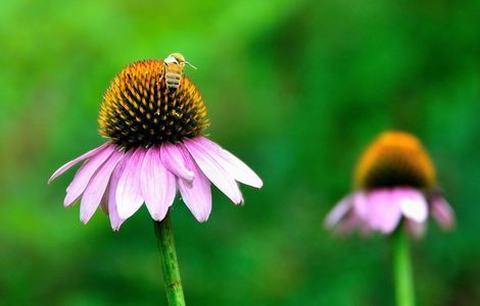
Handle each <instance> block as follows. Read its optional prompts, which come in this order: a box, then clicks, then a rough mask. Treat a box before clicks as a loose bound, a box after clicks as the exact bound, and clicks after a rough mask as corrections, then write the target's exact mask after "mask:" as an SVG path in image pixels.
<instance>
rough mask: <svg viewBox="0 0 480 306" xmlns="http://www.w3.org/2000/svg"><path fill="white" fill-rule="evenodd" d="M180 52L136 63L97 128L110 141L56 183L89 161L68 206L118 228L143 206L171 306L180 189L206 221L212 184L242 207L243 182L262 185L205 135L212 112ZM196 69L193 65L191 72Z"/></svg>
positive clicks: (175, 289)
mask: <svg viewBox="0 0 480 306" xmlns="http://www.w3.org/2000/svg"><path fill="white" fill-rule="evenodd" d="M186 64H187V65H190V66H192V65H191V64H190V63H188V62H187V61H186V60H185V58H184V57H183V56H182V55H181V54H179V53H173V54H171V55H169V56H168V57H167V58H166V59H164V60H145V61H139V62H135V63H133V64H131V65H128V66H127V67H126V68H125V69H123V70H122V71H121V72H120V73H119V74H118V75H117V76H116V77H115V78H114V80H113V81H112V83H111V85H110V87H109V88H108V89H107V91H106V92H105V94H104V97H103V102H102V105H101V108H100V115H99V118H98V123H99V126H100V129H99V130H100V134H101V135H102V136H103V137H105V138H106V139H107V140H106V142H105V143H104V144H103V145H101V146H99V147H97V148H95V149H93V150H90V151H88V152H87V153H85V154H83V155H81V156H79V157H77V158H75V159H74V160H72V161H70V162H68V163H66V164H65V165H63V166H62V167H60V168H59V169H58V170H57V171H55V173H53V175H52V176H51V178H50V180H49V182H51V181H52V180H54V179H55V178H57V177H58V176H60V175H61V174H63V173H64V172H65V171H67V170H68V169H70V168H71V167H73V166H74V165H76V164H78V163H80V162H83V165H82V166H81V167H80V168H79V170H78V171H77V173H76V174H75V177H74V178H73V180H72V182H71V183H70V185H69V186H68V188H67V194H66V197H65V200H64V205H65V206H70V205H72V204H73V203H75V202H76V201H77V200H80V219H81V221H82V222H84V223H87V222H88V221H89V220H90V218H91V217H92V215H93V214H94V212H95V211H96V210H97V208H98V207H99V206H101V207H102V208H103V210H104V211H105V212H106V213H107V214H108V215H109V218H110V222H111V226H112V228H113V229H114V230H118V229H119V228H120V226H121V224H122V223H123V222H124V221H125V220H126V219H128V218H129V217H130V216H132V215H133V214H134V213H135V212H136V211H137V210H138V209H139V208H140V207H141V206H142V204H143V203H145V204H146V207H147V209H148V211H149V213H150V215H151V217H152V219H153V220H155V229H156V233H157V239H158V243H159V248H160V251H161V258H162V267H163V271H164V273H163V274H164V280H165V286H166V290H167V298H168V302H169V305H184V303H185V302H184V298H183V290H182V287H181V282H180V274H179V269H178V262H177V258H176V253H175V248H174V241H173V233H172V229H171V224H170V220H169V218H168V210H169V207H170V206H171V205H172V204H173V202H174V198H175V194H176V192H177V190H178V191H179V192H180V194H181V196H182V199H183V201H184V202H185V204H186V205H187V207H188V208H189V210H190V211H191V212H192V214H193V215H194V216H195V218H196V219H197V220H198V221H200V222H203V221H206V220H207V219H208V217H209V215H210V211H211V208H212V196H211V187H210V183H213V184H214V185H215V186H216V187H217V188H218V189H220V190H221V191H222V192H223V193H224V194H225V195H226V196H227V197H228V198H229V199H230V200H231V201H232V202H233V203H235V204H240V203H242V202H243V197H242V193H241V192H240V189H239V186H238V183H237V182H241V183H244V184H246V185H250V186H253V187H256V188H260V187H262V184H263V183H262V180H261V179H260V178H259V177H258V176H257V175H256V174H255V173H254V172H253V171H252V170H251V169H250V168H249V167H248V166H247V165H246V164H244V163H243V162H242V161H241V160H239V159H238V158H237V157H235V156H234V155H233V154H231V153H230V152H228V151H226V150H224V149H223V148H221V147H220V146H219V145H217V144H216V143H214V142H213V141H211V140H209V139H208V138H206V137H205V136H203V132H204V130H205V128H206V127H207V126H208V120H207V109H206V107H205V104H204V102H203V99H202V97H201V95H200V93H199V91H198V89H197V88H196V86H195V85H194V84H193V82H192V81H191V80H190V79H189V78H188V77H186V76H185V75H184V73H183V69H184V67H185V65H186ZM192 67H193V66H192Z"/></svg>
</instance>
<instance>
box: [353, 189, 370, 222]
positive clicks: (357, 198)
mask: <svg viewBox="0 0 480 306" xmlns="http://www.w3.org/2000/svg"><path fill="white" fill-rule="evenodd" d="M352 200H353V210H354V212H355V214H356V215H357V216H359V217H360V218H362V219H364V220H366V218H367V212H368V211H367V208H368V207H367V195H366V194H365V192H363V191H357V192H355V193H354V194H353V199H352Z"/></svg>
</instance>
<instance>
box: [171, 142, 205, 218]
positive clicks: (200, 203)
mask: <svg viewBox="0 0 480 306" xmlns="http://www.w3.org/2000/svg"><path fill="white" fill-rule="evenodd" d="M180 150H181V151H182V152H183V154H182V155H183V159H184V161H185V164H186V166H187V168H188V169H189V170H190V171H192V172H193V174H194V175H195V179H194V180H193V182H189V181H185V180H183V179H181V178H177V184H178V189H179V190H180V193H181V195H182V199H183V201H184V202H185V204H186V205H187V207H188V208H189V209H190V211H191V212H192V214H193V215H194V216H195V218H196V219H197V220H198V221H199V222H204V221H207V219H208V217H209V216H210V212H211V210H212V194H211V190H210V181H209V180H208V179H207V178H206V177H205V175H204V174H203V173H202V172H201V171H200V169H199V168H198V166H197V165H196V164H195V162H194V161H193V160H192V157H191V156H190V154H189V153H188V151H187V149H185V148H183V147H180Z"/></svg>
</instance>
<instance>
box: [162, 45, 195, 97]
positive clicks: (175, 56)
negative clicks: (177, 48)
mask: <svg viewBox="0 0 480 306" xmlns="http://www.w3.org/2000/svg"><path fill="white" fill-rule="evenodd" d="M163 62H164V63H165V68H166V70H165V82H166V83H167V87H168V88H169V89H173V90H176V89H177V88H178V87H179V86H180V82H181V81H182V76H183V68H184V67H185V64H187V65H188V66H190V67H192V68H193V69H197V67H195V66H193V65H192V64H190V63H189V62H188V61H186V60H185V57H184V56H183V55H182V54H181V53H172V54H170V55H169V56H167V57H166V58H165V59H164V60H163Z"/></svg>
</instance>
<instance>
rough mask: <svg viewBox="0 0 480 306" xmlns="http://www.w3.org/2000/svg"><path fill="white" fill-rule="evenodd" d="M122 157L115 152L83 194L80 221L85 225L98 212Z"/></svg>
mask: <svg viewBox="0 0 480 306" xmlns="http://www.w3.org/2000/svg"><path fill="white" fill-rule="evenodd" d="M122 156H123V155H122V153H120V152H117V151H115V152H113V153H112V155H111V156H110V157H109V158H108V160H107V161H105V163H104V164H103V165H102V166H101V167H100V168H99V169H98V170H97V172H96V173H95V175H94V176H93V177H92V179H91V180H90V182H89V183H88V186H87V188H86V189H85V191H84V192H83V194H82V201H81V204H80V220H81V221H82V222H83V223H87V222H88V221H89V220H90V218H91V217H92V216H93V213H94V212H95V211H96V210H97V208H98V205H99V204H100V201H101V199H102V197H103V194H104V193H105V189H106V188H107V185H108V181H109V180H110V175H111V174H112V172H113V169H115V166H116V165H117V163H118V162H119V161H120V159H121V158H122Z"/></svg>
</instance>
